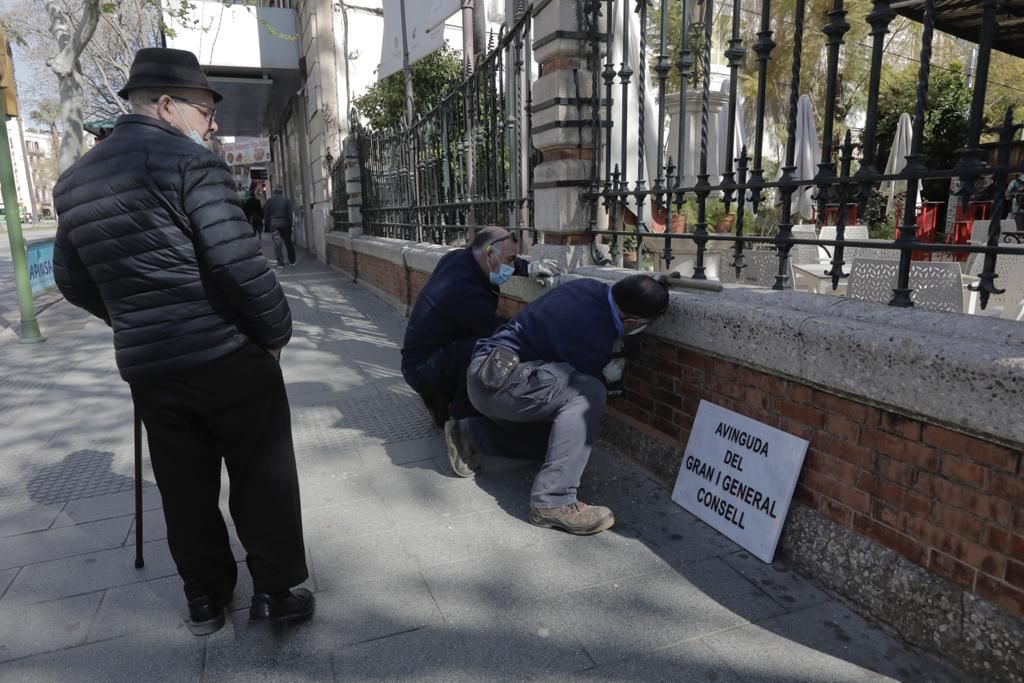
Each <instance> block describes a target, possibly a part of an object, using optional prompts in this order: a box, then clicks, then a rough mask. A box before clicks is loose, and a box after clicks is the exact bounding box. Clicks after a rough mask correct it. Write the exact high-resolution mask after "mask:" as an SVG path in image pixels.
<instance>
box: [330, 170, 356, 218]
mask: <svg viewBox="0 0 1024 683" xmlns="http://www.w3.org/2000/svg"><path fill="white" fill-rule="evenodd" d="M330 176H331V216H332V217H333V219H334V225H333V226H332V228H331V229H332V230H340V231H347V230H348V229H349V227H350V226H351V224H352V223H351V217H350V215H349V210H348V185H347V183H346V182H345V158H344V157H342V158H340V159H338V160H337V162H336V163H334V165H333V166H332V167H331V170H330Z"/></svg>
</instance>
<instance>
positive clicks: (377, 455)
mask: <svg viewBox="0 0 1024 683" xmlns="http://www.w3.org/2000/svg"><path fill="white" fill-rule="evenodd" d="M439 455H443V456H444V457H446V458H447V448H446V446H445V442H444V435H443V434H441V433H440V431H438V433H436V434H432V435H430V436H426V437H423V438H420V439H412V440H410V441H392V442H391V443H383V444H379V445H366V446H362V447H361V448H359V456H360V457H361V458H362V459H363V462H365V463H366V466H367V467H369V468H371V469H372V468H374V467H377V466H380V465H381V464H390V465H408V464H410V463H414V462H419V461H421V460H429V459H431V458H434V457H436V456H439Z"/></svg>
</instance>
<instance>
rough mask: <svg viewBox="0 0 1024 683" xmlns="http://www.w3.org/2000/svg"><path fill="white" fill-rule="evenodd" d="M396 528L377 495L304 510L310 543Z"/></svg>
mask: <svg viewBox="0 0 1024 683" xmlns="http://www.w3.org/2000/svg"><path fill="white" fill-rule="evenodd" d="M393 528H395V523H394V522H393V521H391V517H390V516H389V515H388V510H387V506H386V505H385V503H384V501H383V500H382V499H381V498H379V497H376V496H375V497H372V498H364V499H362V500H358V501H355V502H351V503H341V504H339V505H331V506H321V507H315V508H306V509H304V510H303V511H302V530H303V533H304V535H305V538H306V543H307V544H309V545H320V544H321V543H325V544H326V543H333V542H335V541H339V540H343V539H346V538H354V537H357V536H368V535H372V534H379V533H381V532H383V531H388V530H389V529H393Z"/></svg>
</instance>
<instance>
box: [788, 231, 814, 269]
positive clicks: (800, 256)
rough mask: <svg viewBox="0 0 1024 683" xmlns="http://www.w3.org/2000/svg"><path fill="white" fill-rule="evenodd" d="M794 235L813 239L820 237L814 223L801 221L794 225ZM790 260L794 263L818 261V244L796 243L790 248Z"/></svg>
mask: <svg viewBox="0 0 1024 683" xmlns="http://www.w3.org/2000/svg"><path fill="white" fill-rule="evenodd" d="M793 237H797V238H800V239H812V240H813V239H817V238H818V233H817V231H816V230H815V228H814V224H813V223H800V224H799V225H794V226H793ZM789 260H790V261H792V262H793V263H817V262H818V246H817V245H815V244H794V245H793V246H792V248H791V249H790V250H789Z"/></svg>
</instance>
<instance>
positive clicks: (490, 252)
mask: <svg viewBox="0 0 1024 683" xmlns="http://www.w3.org/2000/svg"><path fill="white" fill-rule="evenodd" d="M487 256H488V267H489V266H490V258H489V257H491V256H493V257H494V260H495V261H497V262H498V270H496V271H494V270H492V271H491V272H490V281H491V284H492V285H497V286H499V287H500V286H501V285H503V284H505V283H506V282H508V279H509V278H510V277H512V274H513V273H515V272H516V269H515V268H513V267H512V266H510V265H508V264H507V263H502V262H501V253H500V252H498V251H495V250H494V247H492V246H488V247H487Z"/></svg>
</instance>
